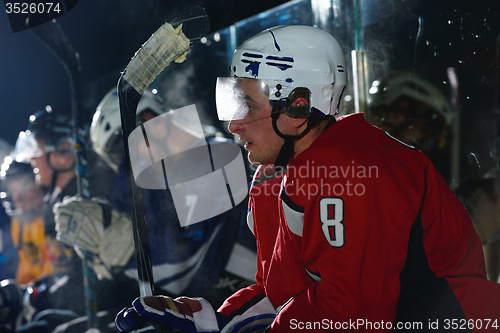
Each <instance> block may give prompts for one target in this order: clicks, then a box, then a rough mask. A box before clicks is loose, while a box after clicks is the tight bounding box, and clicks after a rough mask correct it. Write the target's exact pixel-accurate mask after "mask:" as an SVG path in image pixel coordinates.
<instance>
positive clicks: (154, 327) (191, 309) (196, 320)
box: [115, 296, 219, 333]
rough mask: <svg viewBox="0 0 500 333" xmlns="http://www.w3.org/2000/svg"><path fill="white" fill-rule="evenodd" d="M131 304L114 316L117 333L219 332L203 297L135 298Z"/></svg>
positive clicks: (209, 307) (214, 317)
mask: <svg viewBox="0 0 500 333" xmlns="http://www.w3.org/2000/svg"><path fill="white" fill-rule="evenodd" d="M132 305H133V308H128V309H123V310H122V311H120V312H119V313H118V315H117V316H116V319H115V327H116V330H117V331H118V332H120V333H123V332H134V331H137V330H141V332H147V333H153V332H155V333H156V332H219V327H218V324H217V319H216V316H215V312H214V310H213V308H212V306H211V305H210V304H209V303H208V302H207V301H206V300H205V299H203V298H188V297H179V298H176V299H172V298H170V297H167V296H146V297H139V298H136V299H135V301H134V302H132ZM143 329H144V330H143Z"/></svg>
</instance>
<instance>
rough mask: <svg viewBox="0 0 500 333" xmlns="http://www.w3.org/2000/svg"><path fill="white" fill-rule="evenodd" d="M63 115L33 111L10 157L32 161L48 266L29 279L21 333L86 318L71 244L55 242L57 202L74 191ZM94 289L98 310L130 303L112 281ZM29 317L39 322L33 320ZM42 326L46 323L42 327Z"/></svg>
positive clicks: (68, 132) (68, 124) (78, 268)
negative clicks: (41, 197) (39, 193)
mask: <svg viewBox="0 0 500 333" xmlns="http://www.w3.org/2000/svg"><path fill="white" fill-rule="evenodd" d="M65 111H66V110H65V109H64V108H62V107H59V108H58V107H55V106H47V107H45V108H44V109H41V110H39V111H37V112H35V113H34V114H33V115H31V116H30V118H29V123H28V127H27V130H26V131H23V132H21V133H20V134H19V137H18V140H17V142H16V149H15V153H14V154H15V155H16V156H22V158H23V159H24V160H26V161H29V162H31V164H32V166H33V167H34V168H36V171H37V173H36V177H35V179H36V181H37V183H38V184H39V185H40V186H42V188H44V191H45V196H44V203H43V224H44V229H45V243H46V247H47V251H48V256H49V258H50V260H51V264H52V267H53V270H52V274H48V275H44V276H41V277H39V278H37V279H35V280H33V281H31V282H30V284H29V288H27V293H26V295H25V299H26V302H25V310H24V312H25V319H26V321H27V323H26V324H25V325H23V327H22V328H20V329H22V332H31V331H36V332H45V331H46V332H49V331H51V329H54V327H55V325H57V324H60V323H62V322H64V321H69V320H70V319H76V318H78V317H80V316H81V317H84V316H85V314H86V308H85V291H84V281H83V269H82V267H83V264H82V260H81V258H80V257H79V255H78V253H77V252H76V251H75V250H74V248H73V246H68V245H66V244H64V243H62V242H60V241H59V240H57V238H56V229H55V221H54V213H53V207H54V205H55V204H56V203H59V202H61V201H62V199H63V198H64V197H65V196H73V195H75V194H76V193H77V188H76V176H75V155H74V148H73V146H74V143H73V134H72V119H71V116H70V115H69V113H68V112H65ZM129 280H130V279H129ZM94 287H95V288H96V289H97V290H95V293H96V295H97V306H98V309H97V310H106V309H111V310H112V306H116V305H118V304H119V303H120V301H121V300H123V299H124V303H123V304H126V303H125V302H126V301H127V300H130V299H133V297H132V296H129V294H128V293H127V291H129V292H130V290H127V289H120V288H119V284H117V283H107V282H105V281H104V282H100V281H99V283H97V284H96V285H95V286H94ZM134 291H135V290H134ZM111 295H114V297H115V298H114V299H112V298H111ZM132 295H135V293H134V294H132ZM75 300H79V301H75ZM61 310H63V311H64V315H63V316H61ZM40 316H43V319H42V318H41V317H40ZM34 318H38V321H37V322H35V321H33V319H34ZM41 323H46V325H45V326H43V327H42V326H41ZM83 326H86V321H85V320H84V321H83Z"/></svg>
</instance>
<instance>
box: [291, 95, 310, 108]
mask: <svg viewBox="0 0 500 333" xmlns="http://www.w3.org/2000/svg"><path fill="white" fill-rule="evenodd" d="M306 104H307V100H306V99H305V98H304V97H297V98H296V99H294V100H293V102H292V105H293V106H304V105H306Z"/></svg>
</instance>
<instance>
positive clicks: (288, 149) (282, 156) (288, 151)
mask: <svg viewBox="0 0 500 333" xmlns="http://www.w3.org/2000/svg"><path fill="white" fill-rule="evenodd" d="M278 104H279V103H274V105H273V111H272V113H271V118H272V120H273V129H274V132H276V134H278V136H279V137H281V138H283V139H285V143H284V144H283V146H281V149H280V152H279V153H278V157H276V161H275V162H274V166H275V168H276V170H280V169H281V170H284V169H285V168H286V166H287V164H288V161H290V158H292V155H293V148H294V145H295V140H297V139H300V138H302V137H303V136H304V135H306V134H307V133H308V132H309V130H310V129H311V128H312V127H313V126H314V125H315V124H316V123H317V122H318V120H319V118H320V116H321V113H320V112H319V111H317V110H315V109H313V112H312V113H311V115H310V116H309V119H308V121H307V127H306V128H305V129H304V130H303V131H302V132H301V133H300V134H297V135H288V134H283V133H281V132H280V130H279V129H278V126H277V124H276V122H277V120H278V118H279V116H280V115H281V113H282V112H281V111H278V107H279V106H278Z"/></svg>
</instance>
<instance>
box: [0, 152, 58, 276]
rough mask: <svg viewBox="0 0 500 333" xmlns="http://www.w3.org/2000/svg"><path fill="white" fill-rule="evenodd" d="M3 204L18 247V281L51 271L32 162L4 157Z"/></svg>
mask: <svg viewBox="0 0 500 333" xmlns="http://www.w3.org/2000/svg"><path fill="white" fill-rule="evenodd" d="M0 190H1V192H2V193H3V194H4V195H3V196H2V197H3V198H2V205H3V206H4V207H5V210H6V212H7V214H8V215H9V216H10V217H11V233H12V239H13V241H14V245H15V246H16V248H17V249H18V255H19V265H18V267H17V273H16V282H17V283H19V284H27V283H28V282H30V281H32V280H34V279H35V278H37V277H40V276H42V275H44V274H49V275H50V274H52V263H51V260H50V258H49V253H48V247H47V246H46V244H45V228H44V224H43V214H42V209H43V191H42V189H41V188H40V187H39V186H38V185H37V184H36V183H35V174H34V173H33V168H32V167H31V164H29V163H26V162H18V161H16V160H15V156H8V157H6V158H5V160H4V163H3V164H2V168H1V170H0Z"/></svg>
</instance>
